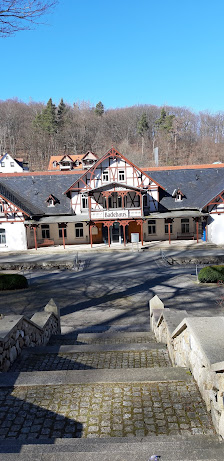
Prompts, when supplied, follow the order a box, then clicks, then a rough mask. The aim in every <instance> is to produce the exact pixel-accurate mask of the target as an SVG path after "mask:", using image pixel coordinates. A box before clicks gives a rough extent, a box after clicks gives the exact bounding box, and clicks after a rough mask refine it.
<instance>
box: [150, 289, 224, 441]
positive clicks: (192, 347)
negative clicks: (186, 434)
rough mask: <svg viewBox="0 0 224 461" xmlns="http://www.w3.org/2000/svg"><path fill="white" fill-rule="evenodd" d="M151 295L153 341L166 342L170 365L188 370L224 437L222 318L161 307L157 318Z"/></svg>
mask: <svg viewBox="0 0 224 461" xmlns="http://www.w3.org/2000/svg"><path fill="white" fill-rule="evenodd" d="M154 298H155V297H154ZM154 298H153V299H152V300H151V301H150V323H151V326H152V330H153V331H154V333H155V336H156V338H157V341H159V342H163V343H165V344H167V348H168V351H169V355H170V358H171V361H172V364H173V365H174V366H180V367H187V368H189V369H190V371H191V373H192V375H193V377H194V379H195V380H196V382H197V384H198V387H199V390H200V392H201V395H202V397H203V399H204V401H205V403H206V407H207V410H208V411H210V412H211V415H212V420H213V424H214V426H215V429H216V431H217V433H218V434H219V435H220V436H221V437H222V438H223V439H224V335H223V331H224V317H190V316H188V314H187V312H186V311H178V310H175V309H166V308H163V310H162V311H161V312H160V315H159V318H158V310H157V309H155V307H154V304H155V299H154ZM156 301H157V303H158V300H156Z"/></svg>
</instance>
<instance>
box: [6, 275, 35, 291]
mask: <svg viewBox="0 0 224 461" xmlns="http://www.w3.org/2000/svg"><path fill="white" fill-rule="evenodd" d="M27 287H28V282H27V279H26V277H24V276H23V275H20V274H0V291H3V290H18V289H19V288H27Z"/></svg>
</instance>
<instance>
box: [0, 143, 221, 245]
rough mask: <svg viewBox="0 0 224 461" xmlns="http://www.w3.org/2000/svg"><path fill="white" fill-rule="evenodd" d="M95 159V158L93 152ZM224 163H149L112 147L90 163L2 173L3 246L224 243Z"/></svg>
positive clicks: (0, 219) (0, 213)
mask: <svg viewBox="0 0 224 461" xmlns="http://www.w3.org/2000/svg"><path fill="white" fill-rule="evenodd" d="M89 159H90V158H89ZM223 217H224V164H219V165H197V166H184V167H167V168H151V169H149V168H144V169H141V168H139V167H137V166H136V165H134V164H133V163H132V162H130V161H129V160H128V159H127V158H126V157H124V156H123V155H122V154H120V153H119V152H118V151H117V150H116V149H114V148H111V149H110V150H109V151H108V152H107V153H106V154H105V155H104V156H103V157H102V158H100V159H98V160H97V161H94V164H93V165H92V166H91V167H90V168H88V169H85V168H83V169H82V170H80V169H78V168H77V169H72V170H68V171H63V170H60V169H59V170H57V171H54V172H50V171H47V172H36V173H31V172H28V173H26V174H24V173H14V174H9V175H4V174H2V175H1V176H0V250H4V249H6V250H14V249H17V250H21V249H26V248H33V247H36V248H37V247H38V246H48V245H62V244H63V245H64V246H65V245H71V244H81V243H90V244H91V245H92V244H97V243H105V244H108V245H111V244H113V243H116V242H117V243H118V242H119V243H123V244H124V245H126V243H127V242H130V241H131V240H132V238H133V234H134V236H135V238H136V237H137V238H139V240H140V241H141V242H142V243H143V242H149V241H153V240H169V241H170V242H171V241H172V240H175V239H183V240H185V239H195V240H196V241H199V239H201V238H202V239H204V240H206V241H210V242H214V243H218V244H220V243H224V218H223Z"/></svg>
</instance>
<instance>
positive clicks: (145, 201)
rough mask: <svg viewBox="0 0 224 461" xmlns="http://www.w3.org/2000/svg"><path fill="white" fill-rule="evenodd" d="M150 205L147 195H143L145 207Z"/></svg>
mask: <svg viewBox="0 0 224 461" xmlns="http://www.w3.org/2000/svg"><path fill="white" fill-rule="evenodd" d="M147 205H148V201H147V195H143V206H144V207H145V206H147Z"/></svg>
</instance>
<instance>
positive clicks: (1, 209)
mask: <svg viewBox="0 0 224 461" xmlns="http://www.w3.org/2000/svg"><path fill="white" fill-rule="evenodd" d="M3 211H4V210H3V204H2V203H1V204H0V213H3Z"/></svg>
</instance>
